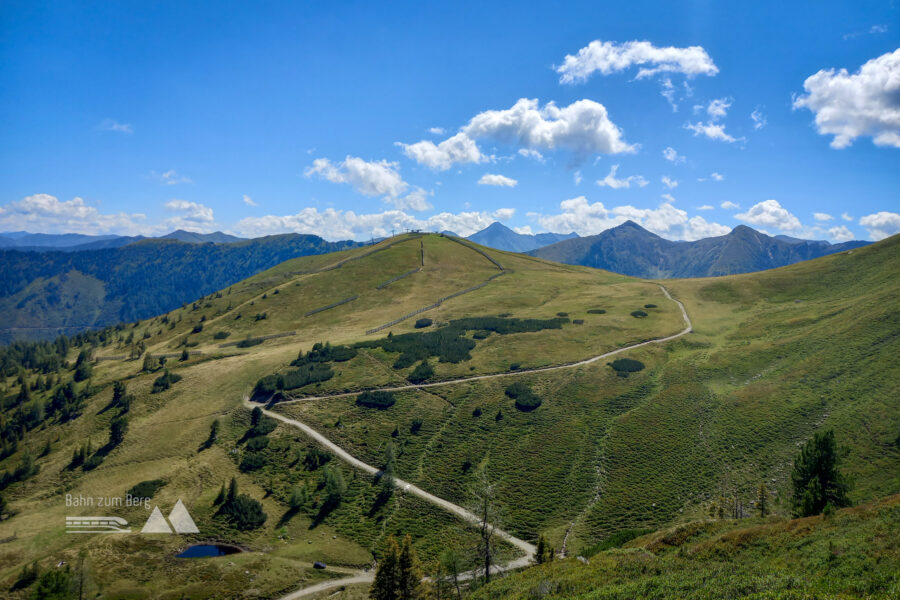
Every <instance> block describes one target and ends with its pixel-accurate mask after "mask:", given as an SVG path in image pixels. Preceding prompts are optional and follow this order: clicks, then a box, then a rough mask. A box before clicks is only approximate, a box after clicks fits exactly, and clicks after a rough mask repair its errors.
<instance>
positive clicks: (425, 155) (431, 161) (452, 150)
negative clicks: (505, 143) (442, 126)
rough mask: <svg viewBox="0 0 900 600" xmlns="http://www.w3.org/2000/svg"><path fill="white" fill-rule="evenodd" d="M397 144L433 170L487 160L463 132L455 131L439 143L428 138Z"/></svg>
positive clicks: (418, 161) (414, 158)
mask: <svg viewBox="0 0 900 600" xmlns="http://www.w3.org/2000/svg"><path fill="white" fill-rule="evenodd" d="M398 144H399V145H400V146H401V147H402V148H403V152H404V154H406V156H408V157H409V158H411V159H413V160H414V161H416V162H417V163H419V164H420V165H425V166H426V167H429V168H431V169H434V170H435V171H446V170H447V169H449V168H450V167H452V166H453V165H454V164H462V163H480V162H485V161H486V160H488V158H487V157H486V156H484V155H483V154H482V153H481V150H479V148H478V145H477V144H476V143H475V140H473V139H472V138H470V137H469V136H467V135H466V134H465V133H457V134H456V135H454V136H452V137H450V138H447V139H446V140H444V141H443V142H441V143H439V144H435V143H434V142H432V141H430V140H422V141H421V142H416V143H415V144H402V143H399V142H398Z"/></svg>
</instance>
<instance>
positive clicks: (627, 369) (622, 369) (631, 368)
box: [608, 358, 644, 373]
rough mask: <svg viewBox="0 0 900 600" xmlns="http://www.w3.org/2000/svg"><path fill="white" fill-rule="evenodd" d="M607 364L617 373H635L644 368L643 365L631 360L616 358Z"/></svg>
mask: <svg viewBox="0 0 900 600" xmlns="http://www.w3.org/2000/svg"><path fill="white" fill-rule="evenodd" d="M608 364H609V366H611V367H612V368H613V370H615V371H616V372H617V373H637V372H638V371H641V370H643V368H644V363H642V362H641V361H639V360H634V359H632V358H617V359H616V360H614V361H612V362H611V363H608Z"/></svg>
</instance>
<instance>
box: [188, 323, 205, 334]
mask: <svg viewBox="0 0 900 600" xmlns="http://www.w3.org/2000/svg"><path fill="white" fill-rule="evenodd" d="M201 331H203V323H197V324H196V325H194V328H193V329H191V333H200V332H201Z"/></svg>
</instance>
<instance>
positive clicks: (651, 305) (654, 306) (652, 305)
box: [644, 304, 656, 308]
mask: <svg viewBox="0 0 900 600" xmlns="http://www.w3.org/2000/svg"><path fill="white" fill-rule="evenodd" d="M644 308H656V305H655V304H645V305H644Z"/></svg>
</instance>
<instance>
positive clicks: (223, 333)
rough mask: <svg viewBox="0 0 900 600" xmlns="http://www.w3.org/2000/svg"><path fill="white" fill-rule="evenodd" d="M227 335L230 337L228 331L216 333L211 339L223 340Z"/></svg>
mask: <svg viewBox="0 0 900 600" xmlns="http://www.w3.org/2000/svg"><path fill="white" fill-rule="evenodd" d="M229 335H231V332H230V331H217V332H216V334H215V335H214V336H213V339H214V340H224V339H225V338H227V337H228V336H229Z"/></svg>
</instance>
